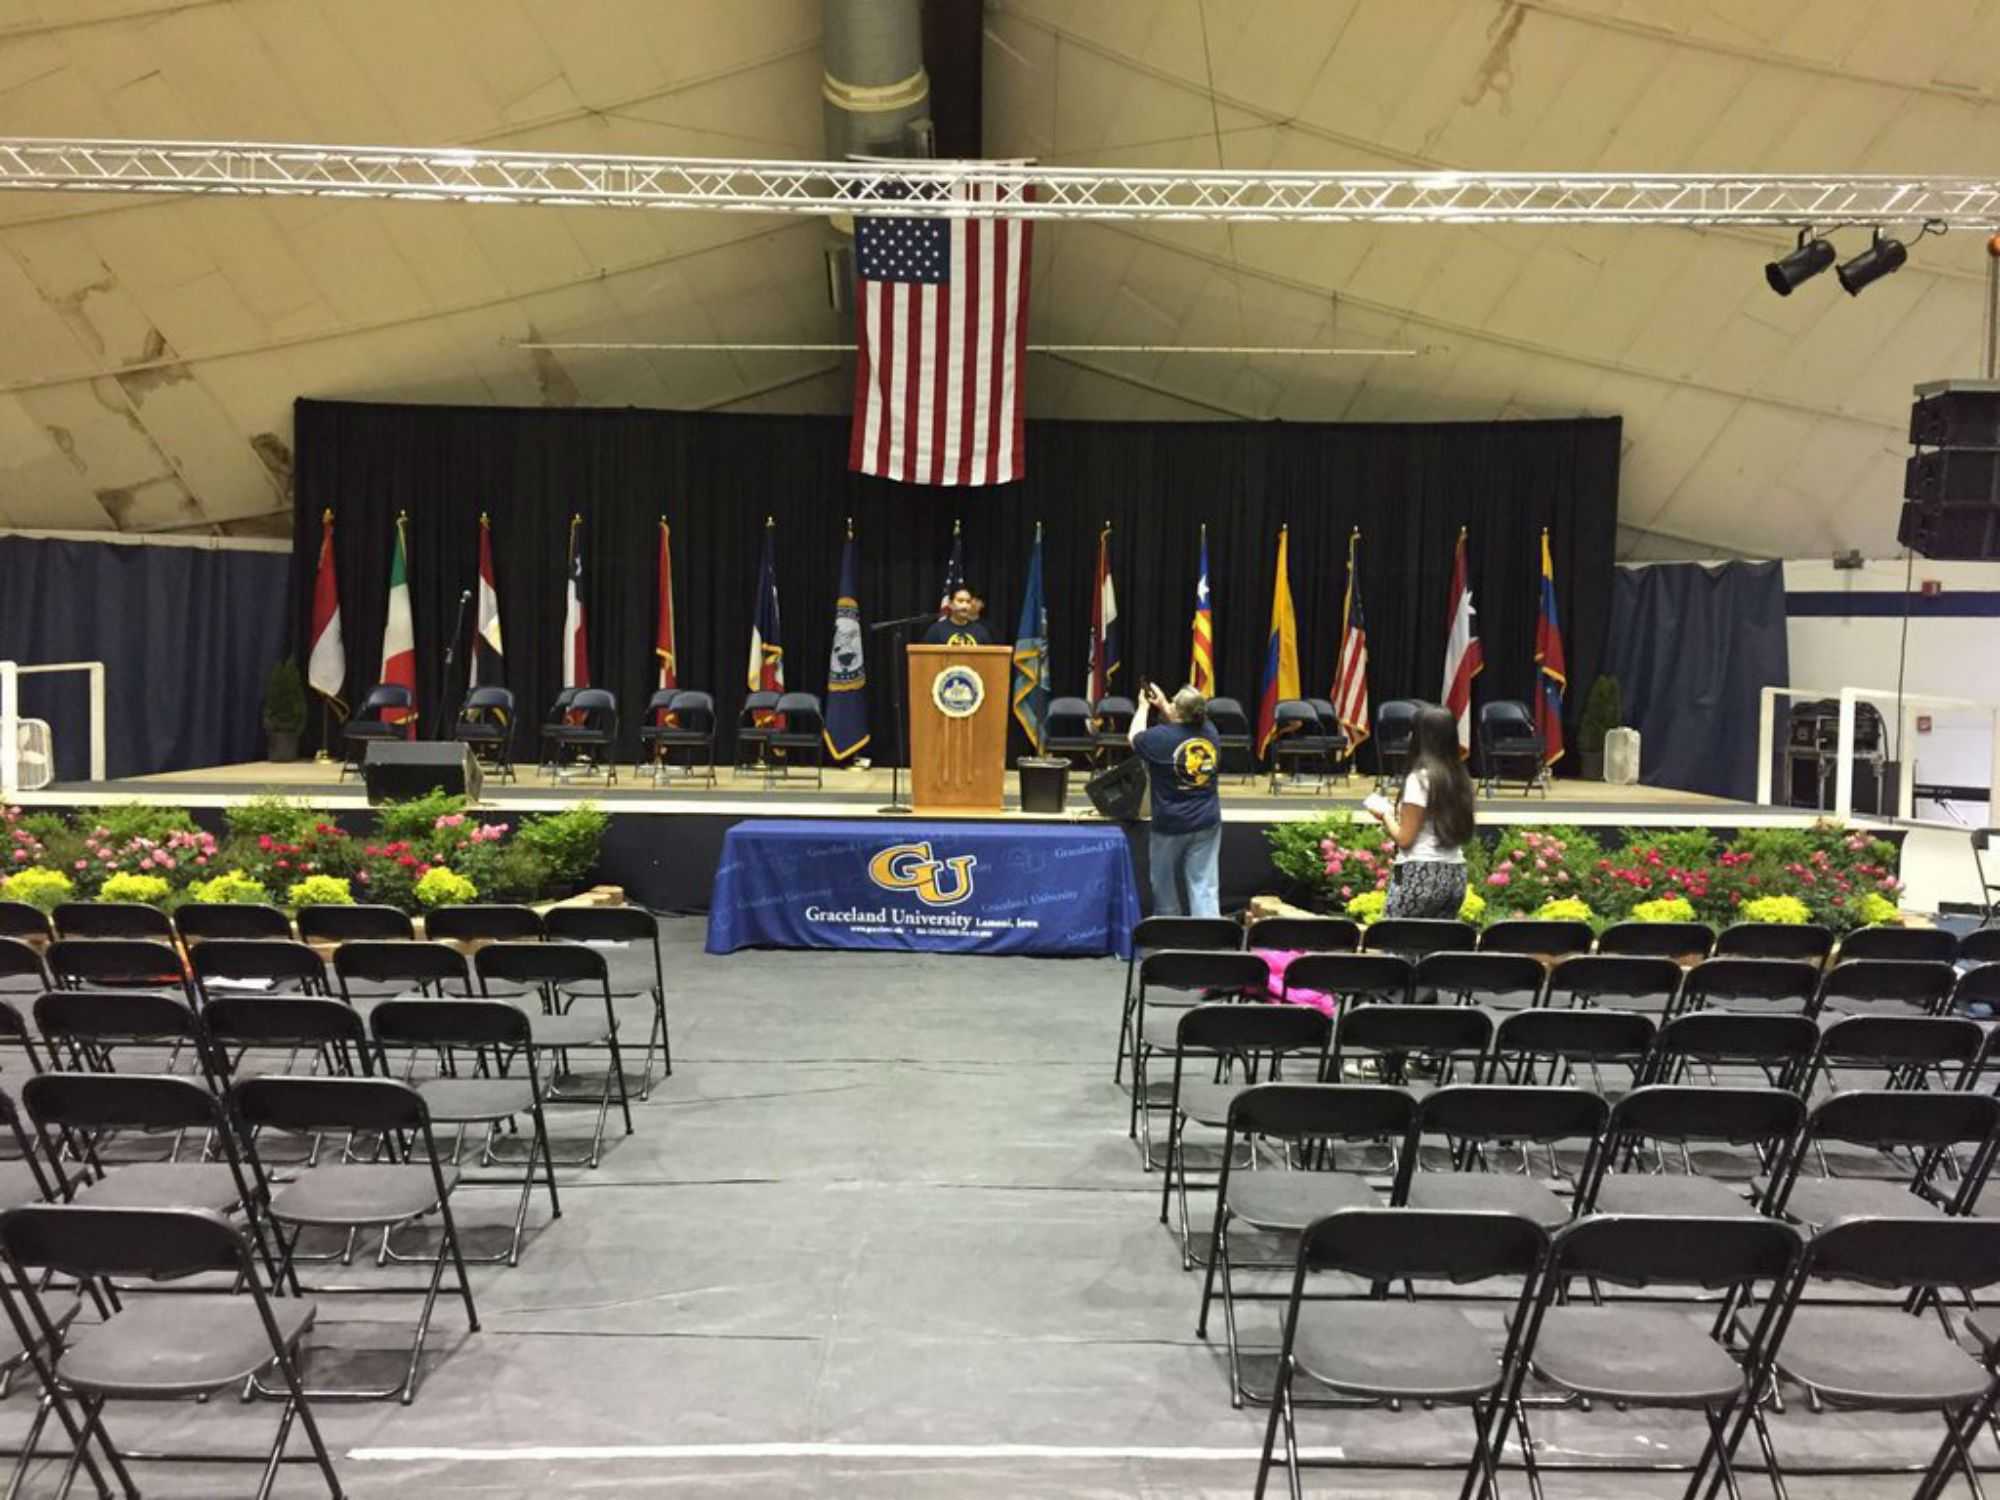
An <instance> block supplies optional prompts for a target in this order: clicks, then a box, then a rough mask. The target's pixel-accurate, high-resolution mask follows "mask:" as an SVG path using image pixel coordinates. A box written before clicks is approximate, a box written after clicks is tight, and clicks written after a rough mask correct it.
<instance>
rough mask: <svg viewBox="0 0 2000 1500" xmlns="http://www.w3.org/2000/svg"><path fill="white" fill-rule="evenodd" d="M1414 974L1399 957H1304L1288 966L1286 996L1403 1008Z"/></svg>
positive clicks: (1345, 954) (1379, 954) (1340, 954)
mask: <svg viewBox="0 0 2000 1500" xmlns="http://www.w3.org/2000/svg"><path fill="white" fill-rule="evenodd" d="M1414 974H1415V970H1414V968H1413V967H1412V966H1411V964H1410V961H1409V960H1408V959H1407V958H1405V957H1403V956H1402V955H1401V954H1400V953H1303V954H1301V955H1299V957H1297V958H1295V959H1293V960H1292V961H1291V962H1290V963H1289V964H1287V965H1285V992H1286V993H1287V994H1290V993H1291V992H1292V991H1293V990H1317V991H1319V993H1321V994H1322V995H1332V996H1335V997H1336V999H1337V1001H1338V1002H1339V1003H1340V1004H1342V1005H1365V1004H1367V1003H1368V1002H1370V1001H1374V1002H1376V1003H1378V1004H1383V1005H1404V1004H1407V1003H1408V1002H1409V999H1410V981H1411V979H1412V977H1413V976H1414Z"/></svg>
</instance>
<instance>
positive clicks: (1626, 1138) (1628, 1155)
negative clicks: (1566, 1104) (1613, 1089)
mask: <svg viewBox="0 0 2000 1500" xmlns="http://www.w3.org/2000/svg"><path fill="white" fill-rule="evenodd" d="M1805 1114H1806V1111H1805V1105H1804V1104H1802V1103H1801V1102H1800V1101H1799V1096H1798V1095H1797V1094H1793V1093H1790V1092H1788V1091H1786V1090H1784V1089H1771V1088H1698V1087H1692V1086H1688V1085H1683V1084H1671V1083H1651V1084H1647V1085H1645V1086H1644V1087H1642V1088H1637V1089H1634V1090H1633V1091H1632V1092H1631V1093H1629V1094H1627V1095H1626V1096H1625V1097H1624V1098H1622V1099H1620V1100H1619V1101H1618V1102H1617V1103H1616V1104H1614V1105H1613V1106H1612V1107H1611V1119H1610V1122H1609V1123H1608V1124H1607V1125H1606V1126H1605V1131H1604V1149H1603V1150H1601V1151H1599V1152H1598V1153H1597V1171H1596V1174H1595V1177H1594V1179H1593V1180H1592V1181H1591V1182H1588V1183H1586V1184H1585V1185H1584V1188H1583V1192H1582V1194H1581V1197H1580V1201H1579V1206H1578V1213H1579V1214H1583V1213H1604V1214H1664V1215H1671V1216H1674V1217H1690V1218H1728V1217H1731V1216H1734V1215H1749V1214H1755V1213H1756V1212H1757V1209H1756V1206H1755V1204H1753V1202H1752V1196H1753V1195H1756V1196H1761V1192H1760V1189H1759V1187H1758V1184H1759V1182H1760V1181H1762V1180H1765V1179H1767V1178H1768V1176H1769V1174H1770V1173H1772V1172H1775V1171H1777V1170H1778V1169H1779V1168H1780V1167H1781V1166H1782V1165H1783V1164H1784V1162H1785V1160H1786V1158H1787V1156H1788V1155H1789V1154H1790V1152H1791V1150H1792V1146H1793V1143H1794V1142H1795V1141H1796V1140H1797V1139H1798V1135H1799V1131H1800V1129H1801V1128H1802V1127H1803V1126H1804V1124H1805ZM1667 1146H1672V1147H1675V1148H1676V1150H1677V1152H1678V1155H1679V1157H1680V1165H1681V1170H1680V1171H1678V1172H1669V1171H1668V1170H1666V1152H1665V1150H1664V1149H1663V1148H1664V1147H1667ZM1695 1146H1703V1147H1713V1148H1736V1149H1735V1150H1734V1151H1721V1150H1715V1151H1707V1152H1704V1154H1703V1157H1702V1159H1701V1160H1700V1161H1699V1162H1697V1160H1696V1158H1695V1156H1694V1153H1693V1151H1692V1149H1691V1148H1693V1147H1695ZM1649 1147H1650V1148H1651V1154H1652V1157H1653V1160H1652V1161H1651V1163H1650V1164H1648V1166H1649V1169H1642V1167H1641V1162H1640V1157H1641V1155H1642V1154H1646V1152H1647V1148H1649ZM1744 1148H1747V1149H1748V1152H1749V1154H1748V1155H1745V1154H1744ZM1725 1171H1729V1172H1732V1173H1734V1174H1737V1175H1735V1176H1734V1177H1733V1178H1725V1177H1724V1175H1723V1173H1724V1172H1725Z"/></svg>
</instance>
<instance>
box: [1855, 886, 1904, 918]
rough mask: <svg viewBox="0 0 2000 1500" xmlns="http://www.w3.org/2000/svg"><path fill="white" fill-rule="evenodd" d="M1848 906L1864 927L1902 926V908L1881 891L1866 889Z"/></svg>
mask: <svg viewBox="0 0 2000 1500" xmlns="http://www.w3.org/2000/svg"><path fill="white" fill-rule="evenodd" d="M1848 907H1849V909H1850V910H1851V911H1852V912H1853V913H1854V915H1855V916H1856V918H1858V919H1859V920H1860V922H1861V924H1862V926H1864V927H1884V926H1892V925H1893V926H1898V927H1900V926H1901V925H1902V922H1903V913H1902V909H1901V908H1900V907H1898V906H1897V905H1896V903H1895V902H1893V901H1891V900H1890V899H1889V898H1888V897H1887V896H1885V895H1883V894H1882V893H1881V892H1880V891H1864V892H1863V893H1862V894H1861V895H1859V896H1856V897H1855V898H1854V899H1853V901H1851V902H1849V903H1848Z"/></svg>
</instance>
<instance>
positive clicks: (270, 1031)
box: [201, 995, 464, 1073]
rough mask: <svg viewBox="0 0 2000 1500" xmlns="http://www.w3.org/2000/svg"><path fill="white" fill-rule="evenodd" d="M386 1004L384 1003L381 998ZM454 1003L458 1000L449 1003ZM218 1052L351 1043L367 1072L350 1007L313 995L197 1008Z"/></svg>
mask: <svg viewBox="0 0 2000 1500" xmlns="http://www.w3.org/2000/svg"><path fill="white" fill-rule="evenodd" d="M385 1003H386V1002H385ZM453 1003H454V1004H461V1005H462V1004H464V1002H463V1001H454V1002H453ZM201 1021H202V1025H204V1026H206V1027H207V1028H208V1035H209V1038H210V1040H211V1041H213V1042H214V1044H215V1049H216V1052H217V1053H218V1055H225V1056H226V1055H227V1052H228V1049H229V1048H231V1047H318V1046H323V1045H325V1046H339V1045H346V1046H349V1047H352V1048H353V1049H354V1050H355V1053H356V1054H357V1055H358V1057H359V1059H360V1062H361V1069H362V1071H363V1072H364V1073H365V1072H367V1071H368V1050H367V1042H368V1033H367V1030H366V1029H365V1028H364V1027H363V1026H362V1024H361V1016H360V1015H359V1013H358V1012H356V1011H355V1009H354V1008H353V1007H352V1006H350V1005H346V1004H343V1003H342V1002H341V1001H339V1000H332V999H327V998H325V997H322V996H317V995H220V996H217V997H216V998H215V999H213V1000H210V1001H209V1002H208V1004H207V1005H205V1006H204V1007H203V1008H202V1012H201Z"/></svg>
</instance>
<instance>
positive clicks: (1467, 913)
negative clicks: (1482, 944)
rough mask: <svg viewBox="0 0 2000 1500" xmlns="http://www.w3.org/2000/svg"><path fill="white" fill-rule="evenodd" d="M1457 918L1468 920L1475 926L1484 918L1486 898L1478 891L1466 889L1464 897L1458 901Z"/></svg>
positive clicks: (1462, 920)
mask: <svg viewBox="0 0 2000 1500" xmlns="http://www.w3.org/2000/svg"><path fill="white" fill-rule="evenodd" d="M1458 920H1459V921H1461V922H1470V923H1472V925H1473V926H1475V927H1477V926H1478V925H1479V924H1480V923H1481V922H1483V921H1485V920H1486V898H1485V897H1484V896H1482V895H1480V894H1479V892H1477V891H1475V890H1471V889H1467V891H1466V893H1465V899H1464V900H1463V901H1461V902H1459V903H1458Z"/></svg>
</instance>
